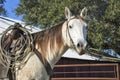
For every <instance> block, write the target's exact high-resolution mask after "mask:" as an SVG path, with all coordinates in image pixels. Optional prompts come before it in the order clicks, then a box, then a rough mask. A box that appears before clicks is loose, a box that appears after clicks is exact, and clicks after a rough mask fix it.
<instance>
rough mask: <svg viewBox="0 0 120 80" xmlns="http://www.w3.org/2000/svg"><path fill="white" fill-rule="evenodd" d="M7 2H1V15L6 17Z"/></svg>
mask: <svg viewBox="0 0 120 80" xmlns="http://www.w3.org/2000/svg"><path fill="white" fill-rule="evenodd" d="M4 2H5V0H0V15H6V10H5V8H4Z"/></svg>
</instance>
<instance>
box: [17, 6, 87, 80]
mask: <svg viewBox="0 0 120 80" xmlns="http://www.w3.org/2000/svg"><path fill="white" fill-rule="evenodd" d="M65 16H66V18H67V20H66V21H64V22H62V23H60V24H58V25H56V26H54V27H52V28H50V29H46V30H43V31H40V32H37V33H33V34H32V36H33V43H34V47H35V49H34V53H35V54H33V55H32V56H31V57H30V58H29V60H28V61H27V62H26V64H25V65H24V67H23V68H21V69H20V70H18V71H17V72H16V80H49V79H50V75H51V73H52V69H53V68H54V66H55V64H56V62H57V61H58V60H59V59H60V58H61V57H62V55H63V54H64V53H65V52H66V51H67V50H68V49H69V48H72V49H74V50H75V51H76V52H77V53H78V54H79V55H82V54H84V51H85V48H86V45H87V41H86V27H87V24H86V22H85V21H84V18H85V16H86V8H84V9H82V11H81V13H80V15H72V14H71V12H70V10H69V8H67V7H66V8H65Z"/></svg>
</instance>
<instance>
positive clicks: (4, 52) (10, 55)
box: [0, 23, 34, 68]
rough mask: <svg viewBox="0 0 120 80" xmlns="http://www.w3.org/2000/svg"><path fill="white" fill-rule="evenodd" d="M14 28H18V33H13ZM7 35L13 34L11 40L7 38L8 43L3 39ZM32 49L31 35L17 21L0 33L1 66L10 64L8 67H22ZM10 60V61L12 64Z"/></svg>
mask: <svg viewBox="0 0 120 80" xmlns="http://www.w3.org/2000/svg"><path fill="white" fill-rule="evenodd" d="M14 30H16V31H17V30H18V33H15V34H14V35H13V32H14ZM20 31H21V32H22V33H21V32H20ZM9 35H10V36H11V35H12V36H14V38H13V39H12V40H11V42H10V40H9V39H8V40H9V41H8V43H9V44H8V43H6V42H5V41H6V39H7V38H6V37H8V36H9ZM16 35H17V36H16ZM18 35H19V37H18ZM5 44H6V46H5ZM33 49H34V48H33V38H32V35H31V34H30V33H29V32H28V31H27V29H25V28H24V27H22V26H21V25H20V24H19V23H15V24H14V25H11V26H10V27H9V28H7V29H6V30H5V31H4V32H3V33H2V36H1V38H0V60H1V62H2V64H3V66H5V67H8V65H10V66H9V68H13V67H14V68H21V67H23V66H24V65H25V63H26V62H27V60H28V59H29V57H30V56H31V54H32V53H30V52H32V51H33ZM10 62H12V64H11V63H10Z"/></svg>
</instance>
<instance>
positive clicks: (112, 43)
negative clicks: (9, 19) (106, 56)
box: [16, 0, 120, 54]
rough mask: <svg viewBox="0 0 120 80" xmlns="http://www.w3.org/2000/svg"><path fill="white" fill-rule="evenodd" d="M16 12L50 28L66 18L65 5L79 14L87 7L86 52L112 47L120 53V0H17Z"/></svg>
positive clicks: (43, 26) (30, 20)
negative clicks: (18, 2) (87, 43)
mask: <svg viewBox="0 0 120 80" xmlns="http://www.w3.org/2000/svg"><path fill="white" fill-rule="evenodd" d="M20 1H21V2H20V4H19V6H18V7H17V9H16V13H17V15H23V19H24V20H25V21H27V22H29V23H32V24H34V25H41V27H42V28H46V27H50V26H52V25H54V24H56V23H58V22H60V21H62V20H64V19H65V16H64V7H65V6H67V7H69V8H70V10H71V11H72V12H73V13H74V14H79V13H80V11H81V9H82V8H83V7H87V8H88V18H89V20H87V23H88V42H89V52H90V53H93V52H94V51H93V50H92V49H94V50H96V51H97V53H98V54H102V53H101V50H104V49H112V50H114V51H115V52H116V53H118V54H120V0H20Z"/></svg>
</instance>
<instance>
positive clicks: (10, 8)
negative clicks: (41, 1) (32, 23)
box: [4, 0, 21, 20]
mask: <svg viewBox="0 0 120 80" xmlns="http://www.w3.org/2000/svg"><path fill="white" fill-rule="evenodd" d="M19 2H20V0H6V2H5V4H4V8H5V9H6V10H7V16H8V17H10V18H13V19H18V20H21V17H20V16H16V15H15V10H14V9H16V8H17V6H18V4H19Z"/></svg>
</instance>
